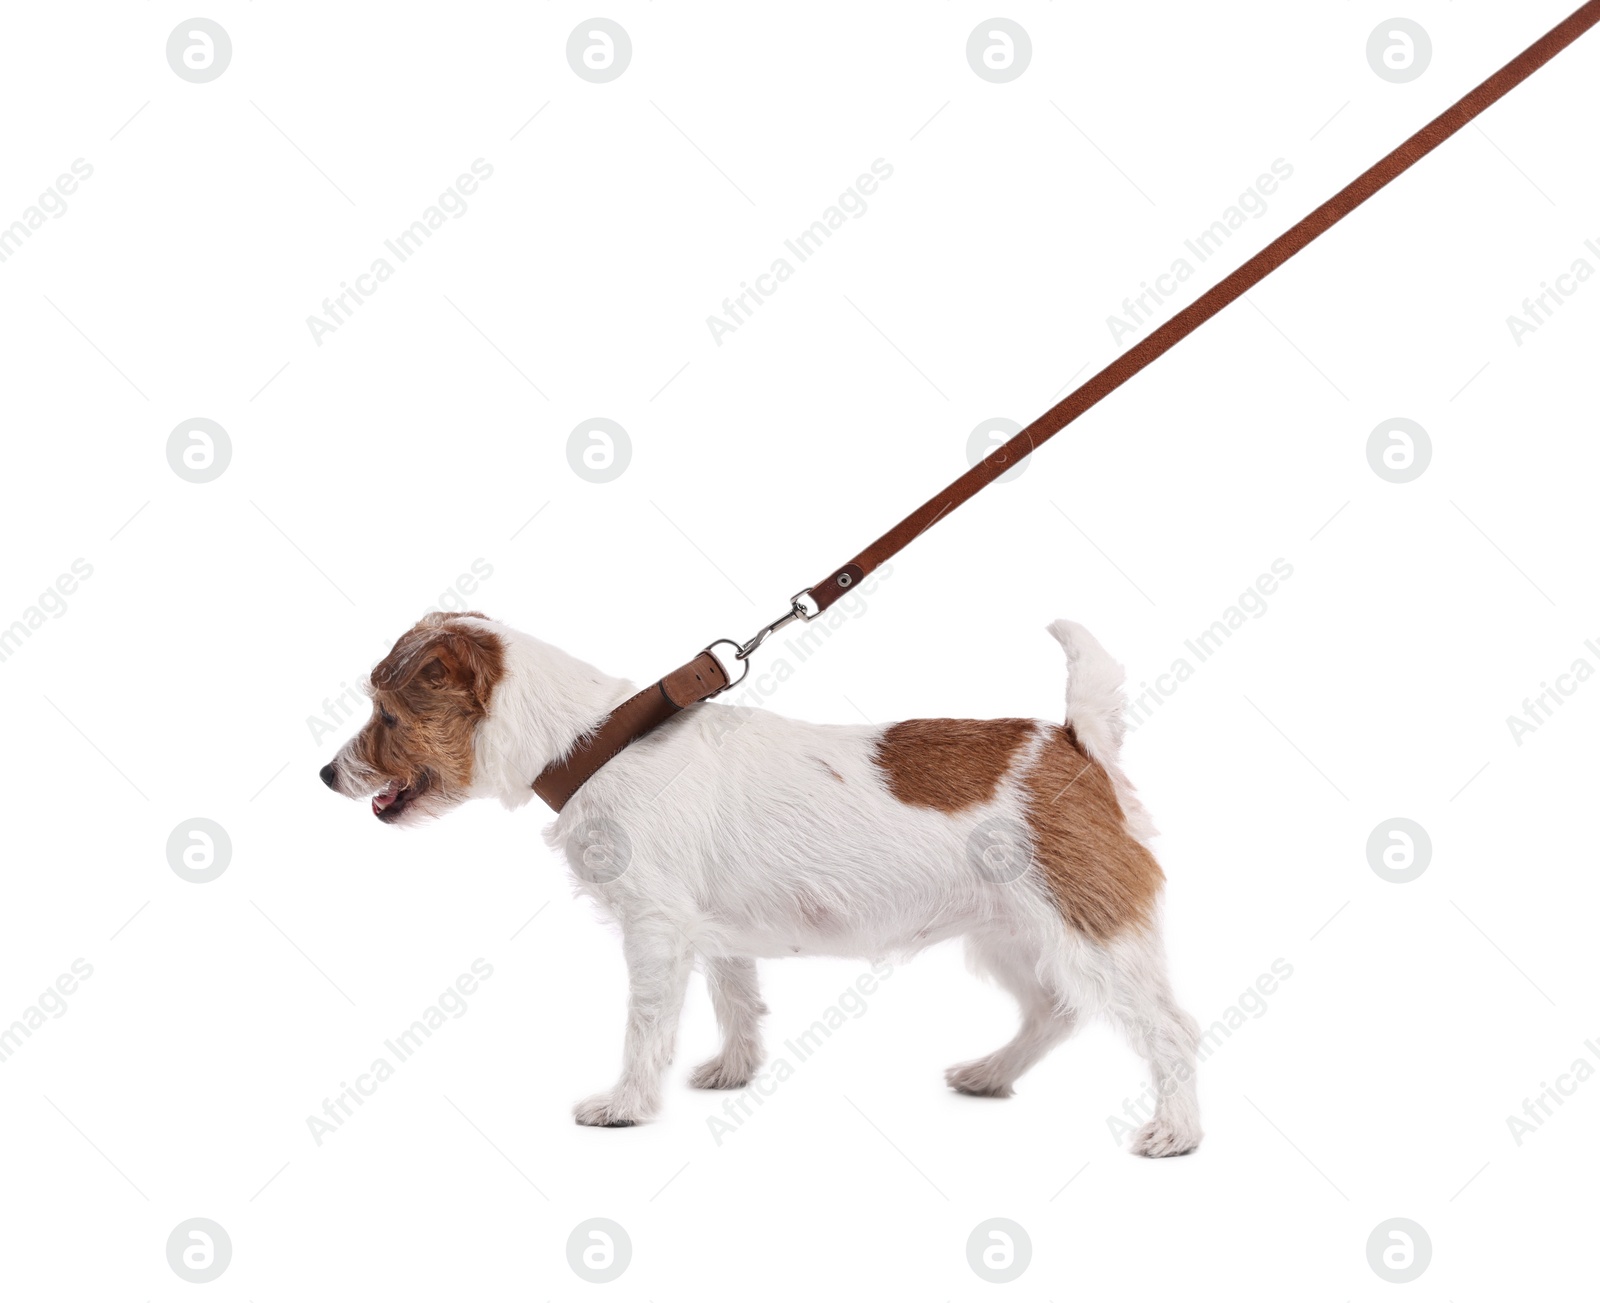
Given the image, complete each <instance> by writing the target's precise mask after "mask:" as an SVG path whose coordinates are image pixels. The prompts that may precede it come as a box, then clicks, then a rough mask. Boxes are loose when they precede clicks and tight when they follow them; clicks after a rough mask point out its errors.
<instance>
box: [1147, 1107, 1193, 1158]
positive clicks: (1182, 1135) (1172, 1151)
mask: <svg viewBox="0 0 1600 1303" xmlns="http://www.w3.org/2000/svg"><path fill="white" fill-rule="evenodd" d="M1199 1146H1200V1130H1199V1128H1198V1127H1194V1128H1190V1127H1182V1126H1178V1125H1176V1124H1174V1123H1172V1122H1169V1121H1167V1119H1165V1118H1161V1117H1156V1118H1152V1119H1151V1120H1150V1121H1148V1122H1146V1123H1145V1124H1144V1126H1143V1127H1141V1128H1140V1130H1139V1134H1138V1135H1136V1136H1135V1137H1134V1138H1133V1152H1134V1153H1136V1154H1140V1155H1142V1156H1143V1157H1145V1158H1176V1157H1177V1156H1178V1155H1179V1154H1187V1153H1189V1152H1190V1151H1191V1150H1194V1149H1197V1148H1199Z"/></svg>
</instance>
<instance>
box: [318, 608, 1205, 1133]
mask: <svg viewBox="0 0 1600 1303" xmlns="http://www.w3.org/2000/svg"><path fill="white" fill-rule="evenodd" d="M1050 632H1051V633H1052V634H1053V635H1054V636H1055V637H1056V639H1057V640H1058V641H1059V642H1060V643H1061V645H1062V647H1063V648H1064V649H1065V651H1066V655H1067V662H1068V681H1067V704H1066V719H1065V722H1064V723H1062V724H1052V723H1046V722H1043V721H1038V720H1029V719H999V720H955V719H920V720H908V721H906V722H904V723H900V724H890V725H887V726H877V725H854V724H847V725H839V724H808V723H804V722H801V721H798V720H792V719H785V718H783V717H781V716H779V715H775V714H772V713H771V712H769V711H764V710H757V709H748V708H744V707H739V706H724V705H719V704H717V703H715V702H708V703H706V704H704V705H701V706H698V707H696V708H694V709H691V710H686V711H684V712H682V713H681V714H678V715H675V716H674V717H672V718H671V719H669V720H668V721H667V722H666V723H665V724H663V725H661V726H660V727H659V728H657V729H656V730H655V731H654V732H652V733H650V734H648V735H646V736H645V737H643V738H641V739H640V740H639V741H637V742H635V743H634V744H633V745H631V746H629V747H628V748H627V749H626V750H624V751H623V752H622V753H621V754H620V755H618V756H616V757H615V758H614V759H613V760H611V761H610V762H609V763H608V764H606V765H605V766H604V768H602V769H601V770H600V771H599V772H598V773H597V774H596V775H595V776H594V777H593V778H591V779H590V780H589V781H588V782H587V783H586V784H584V786H583V787H582V788H580V789H579V790H578V793H577V794H576V795H575V796H574V797H573V798H572V800H571V801H570V802H568V804H567V805H566V807H565V808H564V809H563V810H562V812H561V814H560V816H559V817H558V818H557V819H556V821H555V823H554V824H553V825H551V826H550V827H549V828H548V829H547V830H546V833H545V836H546V840H547V841H548V842H549V843H550V845H551V846H552V847H554V848H557V849H560V850H562V851H563V852H565V854H566V857H567V860H568V862H569V864H570V866H571V869H572V871H573V874H574V875H575V877H576V880H577V887H578V889H579V890H580V891H583V892H585V893H587V894H588V895H590V896H592V897H593V898H594V899H595V900H597V901H598V902H599V903H600V904H601V905H602V906H603V907H604V908H605V909H606V910H607V911H608V912H609V913H610V914H611V915H612V916H613V917H614V918H615V919H616V920H617V922H618V923H619V924H620V926H621V928H622V932H623V937H624V953H625V956H626V960H627V964H628V974H629V984H630V996H629V1010H628V1024H627V1035H626V1044H625V1054H624V1066H623V1070H622V1075H621V1077H620V1079H619V1080H618V1081H617V1083H616V1084H615V1086H613V1087H612V1089H610V1090H609V1091H606V1092H604V1093H602V1094H598V1095H594V1096H592V1097H591V1098H589V1099H586V1100H584V1101H583V1102H581V1103H579V1104H578V1105H577V1106H576V1108H575V1114H576V1117H577V1120H578V1121H579V1122H580V1123H584V1124H587V1125H594V1126H628V1125H631V1124H632V1123H635V1122H639V1121H643V1120H644V1119H646V1118H648V1117H650V1116H651V1115H652V1114H653V1113H655V1112H656V1110H657V1108H658V1107H659V1104H660V1095H661V1079H662V1076H663V1074H664V1072H665V1071H666V1068H667V1065H668V1064H669V1063H670V1061H671V1058H672V1050H673V1042H674V1039H675V1036H676V1029H677V1020H678V1012H679V1009H680V1007H681V1005H682V1003H683V997H684V991H685V988H686V986H687V984H688V980H689V974H690V971H691V970H692V968H693V967H694V966H695V963H696V961H697V960H698V961H699V964H700V966H701V967H702V968H703V970H704V972H705V976H706V981H707V983H708V985H709V987H710V990H711V997H712V1002H713V1004H714V1006H715V1008H716V1013H717V1020H718V1024H719V1026H720V1028H721V1031H722V1038H723V1040H722V1048H721V1051H720V1052H719V1053H718V1054H717V1056H716V1057H715V1058H713V1059H711V1060H710V1061H709V1062H707V1063H703V1064H701V1065H700V1066H699V1067H698V1068H696V1069H695V1071H694V1073H693V1075H692V1077H691V1081H692V1083H693V1084H694V1085H696V1086H699V1087H704V1088H708V1089H733V1088H738V1087H742V1086H744V1085H745V1084H746V1083H747V1082H749V1080H750V1078H751V1076H752V1074H753V1073H754V1072H755V1070H756V1068H757V1067H758V1066H759V1064H760V1062H761V1059H762V1049H761V1036H760V1029H759V1021H760V1017H761V1015H762V1014H763V1013H764V1012H765V1011H766V1010H765V1006H764V1005H763V1004H762V1003H761V998H760V994H759V991H758V987H757V982H756V966H755V961H756V960H757V959H767V958H777V957H780V956H785V955H796V954H813V955H835V956H847V957H855V958H865V959H877V958H881V957H884V956H886V955H891V954H893V955H904V954H908V953H911V952H914V951H917V950H920V949H921V948H923V947H924V946H930V945H933V944H934V943H936V942H939V941H943V940H945V939H947V938H950V937H956V936H963V937H965V938H966V945H967V953H968V957H969V960H970V962H971V964H972V965H973V967H974V968H976V969H978V970H980V971H982V972H985V973H988V974H990V975H992V976H993V977H994V978H995V979H996V980H997V981H999V982H1000V983H1001V984H1002V985H1003V986H1004V987H1006V989H1008V990H1009V991H1010V992H1011V993H1012V994H1013V995H1014V996H1015V997H1016V999H1017V1002H1018V1004H1019V1005H1020V1006H1021V1011H1022V1026H1021V1028H1020V1030H1019V1031H1018V1032H1017V1034H1016V1036H1015V1037H1014V1038H1013V1039H1012V1040H1011V1041H1010V1042H1009V1043H1008V1044H1006V1045H1004V1046H1002V1047H1001V1048H1000V1049H998V1050H996V1051H994V1053H992V1054H989V1055H986V1056H985V1057H983V1058H981V1059H976V1060H973V1061H972V1062H970V1063H962V1064H957V1065H956V1066H955V1067H952V1068H950V1069H949V1070H948V1071H947V1072H946V1074H945V1079H946V1081H947V1082H948V1083H949V1084H950V1085H951V1086H952V1087H954V1088H955V1089H956V1090H958V1091H962V1092H964V1093H967V1094H972V1095H1000V1096H1004V1095H1009V1094H1011V1089H1012V1085H1013V1083H1014V1082H1015V1081H1016V1079H1017V1078H1018V1077H1019V1076H1021V1075H1022V1074H1023V1073H1024V1072H1026V1071H1027V1070H1028V1068H1030V1067H1032V1066H1033V1064H1035V1063H1037V1062H1038V1061H1039V1060H1040V1059H1041V1058H1042V1057H1043V1056H1044V1055H1045V1053H1047V1052H1048V1051H1049V1050H1050V1049H1051V1047H1052V1046H1054V1045H1056V1044H1057V1043H1058V1042H1059V1041H1061V1040H1062V1039H1064V1038H1065V1037H1066V1036H1068V1035H1069V1034H1070V1033H1071V1032H1072V1031H1073V1029H1074V1028H1075V1027H1076V1026H1077V1024H1078V1023H1079V1021H1080V1020H1081V1019H1083V1018H1087V1017H1089V1016H1092V1015H1094V1014H1104V1015H1106V1016H1107V1017H1108V1018H1109V1019H1110V1020H1111V1021H1112V1022H1113V1023H1114V1024H1116V1025H1117V1026H1119V1027H1121V1028H1122V1029H1123V1031H1124V1032H1125V1033H1126V1034H1127V1036H1128V1038H1129V1039H1130V1041H1131V1042H1132V1044H1133V1046H1134V1048H1135V1050H1137V1051H1138V1053H1140V1054H1141V1055H1142V1056H1143V1057H1144V1058H1145V1059H1146V1060H1147V1061H1148V1063H1149V1068H1150V1073H1151V1081H1152V1082H1153V1083H1154V1084H1155V1090H1156V1096H1157V1100H1156V1105H1155V1111H1154V1115H1153V1117H1152V1118H1151V1120H1150V1121H1149V1122H1148V1123H1147V1124H1146V1125H1145V1126H1144V1128H1143V1129H1142V1130H1141V1131H1140V1132H1139V1133H1138V1135H1137V1136H1136V1138H1135V1140H1134V1144H1133V1148H1134V1151H1135V1152H1137V1153H1140V1154H1147V1155H1150V1156H1152V1157H1159V1156H1165V1155H1169V1154H1182V1153H1187V1152H1188V1151H1189V1150H1191V1149H1193V1148H1194V1147H1195V1146H1196V1145H1197V1144H1199V1142H1200V1120H1199V1109H1198V1105H1197V1102H1196V1096H1195V1081H1194V1070H1195V1061H1194V1056H1195V1049H1196V1045H1197V1041H1198V1028H1197V1026H1196V1024H1195V1022H1194V1020H1193V1019H1192V1018H1190V1017H1189V1015H1188V1014H1186V1013H1185V1012H1184V1011H1183V1010H1182V1009H1180V1008H1179V1007H1178V1005H1177V1004H1176V1002H1175V1001H1174V999H1173V997H1172V992H1171V989H1170V987H1169V985H1168V981H1167V974H1166V961H1165V956H1164V952H1163V948H1162V944H1161V938H1160V933H1159V930H1158V906H1159V900H1160V893H1161V886H1162V881H1163V879H1162V874H1161V869H1160V867H1159V866H1158V865H1157V863H1156V861H1155V858H1154V856H1153V855H1152V854H1151V853H1150V850H1149V846H1148V843H1149V841H1150V839H1151V838H1152V836H1153V835H1154V829H1153V828H1152V827H1151V825H1150V822H1149V819H1148V817H1147V816H1146V814H1145V812H1144V809H1143V807H1142V806H1140V804H1139V801H1138V798H1137V797H1136V796H1135V795H1134V792H1133V789H1132V787H1131V786H1130V784H1129V783H1128V780H1127V779H1126V778H1125V777H1124V775H1123V773H1122V771H1121V769H1120V767H1119V765H1118V760H1117V757H1118V751H1119V747H1120V743H1121V740H1122V732H1123V723H1122V707H1123V694H1122V686H1121V685H1122V669H1121V667H1120V666H1119V665H1117V664H1116V663H1115V662H1114V661H1112V660H1111V658H1110V657H1109V656H1107V655H1106V653H1105V651H1104V650H1103V649H1102V648H1101V647H1100V645H1099V643H1097V642H1096V641H1095V640H1094V638H1093V637H1091V636H1090V634H1089V633H1088V631H1087V630H1085V629H1084V628H1082V627H1081V626H1079V625H1076V624H1072V623H1070V622H1068V621H1065V620H1062V621H1058V622H1056V623H1055V624H1053V625H1051V626H1050ZM370 688H371V693H372V703H373V704H372V718H371V719H370V720H369V721H368V722H367V723H366V725H365V726H364V727H363V728H362V729H361V731H360V732H359V733H358V734H357V735H356V736H355V737H354V738H352V739H351V740H350V741H349V742H347V743H346V744H345V745H344V747H343V748H341V749H340V751H339V753H338V755H337V756H335V757H334V760H333V763H332V764H330V765H328V766H327V767H325V768H324V769H323V771H322V777H323V780H324V781H325V782H326V783H327V784H328V786H329V787H331V788H333V789H334V790H335V791H336V792H340V793H342V794H344V795H346V796H350V797H354V798H357V799H362V800H370V801H371V803H372V811H373V813H374V814H375V815H376V816H377V817H378V818H379V819H380V820H382V821H383V822H385V823H391V824H400V825H404V824H409V823H413V822H416V821H417V820H420V819H424V818H427V817H429V816H432V815H437V814H441V813H443V812H444V811H445V810H448V809H449V808H451V807H452V806H454V805H457V804H459V803H460V802H462V801H465V800H469V799H471V798H474V797H494V798H497V799H498V800H500V801H501V802H502V803H503V804H504V805H505V806H507V807H508V808H515V807H517V806H520V805H523V804H525V803H527V802H528V801H529V800H530V799H532V797H533V791H532V787H531V784H532V781H533V778H534V777H535V776H536V775H537V774H538V773H539V772H540V771H541V770H543V769H544V768H545V767H546V766H547V765H549V764H551V763H552V762H553V761H556V760H558V759H560V758H561V757H563V756H564V755H566V754H567V753H568V752H569V751H570V750H571V748H572V746H573V744H574V742H575V741H576V740H577V739H578V738H580V737H582V736H584V735H585V734H587V733H589V732H590V731H592V730H593V729H594V728H596V727H597V726H598V725H599V724H600V722H601V721H602V720H603V719H605V717H606V715H607V714H608V713H609V712H610V711H611V710H612V709H613V708H614V707H615V706H617V705H619V704H620V703H621V702H622V701H624V700H625V699H626V698H628V697H629V696H631V695H632V694H633V692H634V687H633V685H632V684H630V683H628V682H626V681H625V680H623V679H618V678H613V677H611V676H610V675H608V674H604V673H602V672H601V671H599V670H597V669H594V668H593V667H592V666H589V665H586V664H584V663H583V662H582V661H579V660H577V659H576V658H574V657H572V656H569V655H567V654H566V653H565V652H562V651H560V650H559V649H557V648H555V647H552V646H549V645H548V644H546V643H542V642H539V641H538V640H537V639H534V638H530V637H529V636H528V635H526V634H523V633H518V632H516V631H515V630H513V629H510V628H507V627H506V626H505V625H502V624H498V623H496V622H494V621H492V620H489V619H487V618H486V617H484V616H481V615H478V614H476V613H472V614H462V615H445V614H434V615H430V616H428V617H426V618H425V619H423V620H422V621H421V622H420V623H419V624H418V625H417V626H416V627H415V628H413V629H412V630H410V631H409V632H408V633H406V634H405V635H404V636H403V637H402V638H401V639H400V640H399V642H397V643H396V644H395V646H394V649H393V651H391V652H390V653H389V655H388V656H386V657H385V658H384V659H383V661H382V662H380V663H379V665H378V666H377V667H376V669H374V670H373V672H372V677H371V684H370Z"/></svg>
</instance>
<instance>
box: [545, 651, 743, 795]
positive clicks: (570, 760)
mask: <svg viewBox="0 0 1600 1303" xmlns="http://www.w3.org/2000/svg"><path fill="white" fill-rule="evenodd" d="M727 686H728V672H727V671H726V670H724V669H723V668H722V662H721V661H719V660H718V659H717V658H716V657H715V656H713V655H712V654H711V653H710V652H708V651H703V652H701V653H700V654H699V655H698V656H696V657H695V658H694V659H693V660H692V661H690V662H689V663H688V664H687V665H680V666H679V667H678V668H677V669H675V670H673V671H672V673H671V674H669V675H667V677H666V678H664V679H662V680H660V681H659V682H657V683H652V684H651V685H650V686H649V687H648V688H646V689H645V690H644V691H643V692H636V693H635V694H634V695H633V696H631V697H629V698H628V699H627V700H626V701H624V702H623V703H622V704H621V705H620V706H618V707H617V708H616V709H615V710H613V711H612V712H611V713H610V714H609V715H607V716H606V718H605V720H604V721H603V722H602V723H601V724H600V726H599V727H598V728H597V729H595V730H594V732H592V733H586V734H585V735H584V736H583V737H581V738H579V739H578V741H577V742H576V743H575V744H574V746H573V748H572V750H571V751H569V752H568V753H567V754H566V755H565V756H563V757H562V758H561V759H560V760H558V761H556V762H555V763H554V764H553V765H549V766H547V767H546V768H545V770H544V772H542V773H541V774H540V775H539V776H538V777H537V778H535V779H534V780H533V790H534V791H535V792H536V793H538V795H539V799H540V800H541V801H543V802H544V803H545V804H546V805H548V806H549V807H550V808H551V809H552V810H555V811H557V812H558V813H559V812H560V810H561V807H562V806H564V805H565V804H566V803H567V802H568V801H570V800H571V799H572V794H573V793H574V792H576V791H577V790H578V789H579V788H580V787H582V786H583V785H584V784H585V783H586V782H588V781H589V779H591V778H593V777H594V775H595V774H596V773H598V772H599V770H600V767H601V766H602V765H604V764H605V763H606V761H608V760H610V759H611V758H612V757H613V756H614V755H616V754H617V753H618V752H619V751H621V750H622V748H623V747H625V746H627V745H628V744H629V743H630V742H634V741H637V740H638V739H639V738H641V737H643V736H644V735H645V734H646V733H648V732H649V731H650V730H651V729H653V728H655V727H656V726H657V725H659V724H662V723H664V722H665V721H667V720H669V719H671V718H672V717H673V716H674V715H676V714H677V713H678V712H679V711H680V710H682V709H684V708H685V707H686V706H692V705H694V704H695V703H696V702H700V701H704V700H705V699H706V698H707V697H714V696H716V695H717V693H719V692H721V691H722V690H723V689H724V688H726V687H727Z"/></svg>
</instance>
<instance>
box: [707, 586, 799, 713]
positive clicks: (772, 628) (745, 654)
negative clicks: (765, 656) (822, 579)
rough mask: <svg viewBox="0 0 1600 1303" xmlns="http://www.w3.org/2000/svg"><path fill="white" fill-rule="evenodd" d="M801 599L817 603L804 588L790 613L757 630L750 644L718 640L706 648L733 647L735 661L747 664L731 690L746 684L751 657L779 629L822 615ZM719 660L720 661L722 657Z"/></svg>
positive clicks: (726, 639) (791, 602) (791, 607)
mask: <svg viewBox="0 0 1600 1303" xmlns="http://www.w3.org/2000/svg"><path fill="white" fill-rule="evenodd" d="M801 598H810V600H811V601H812V603H813V604H815V602H816V599H815V598H814V597H811V590H810V589H809V588H802V589H801V590H800V591H799V592H798V593H796V594H795V595H794V596H793V597H791V598H790V599H789V609H788V611H786V612H785V613H784V614H783V615H780V616H779V617H778V618H777V619H776V620H774V621H773V622H772V623H771V624H769V625H765V626H763V627H762V628H760V629H758V630H756V633H755V636H754V637H752V638H751V639H750V641H749V642H744V643H738V642H734V640H733V639H732V638H718V639H717V640H716V641H715V642H713V643H712V644H711V645H710V646H708V647H707V648H706V651H708V652H709V651H711V648H712V647H732V648H733V658H734V660H736V661H743V662H744V663H745V666H744V674H741V675H740V676H739V677H738V678H737V679H734V680H733V681H732V682H730V683H729V684H728V687H729V688H731V687H733V686H734V685H735V684H738V683H743V682H744V678H745V674H749V673H750V657H751V656H752V655H754V654H755V650H756V648H757V647H759V646H761V644H762V643H764V642H766V640H767V639H768V638H770V637H772V635H773V634H775V633H777V632H778V630H779V629H781V628H783V627H784V626H785V625H787V624H792V623H794V621H796V620H802V621H806V620H815V619H816V618H817V616H819V615H821V614H822V608H821V607H818V608H817V609H816V610H814V611H812V610H808V609H807V608H806V606H805V603H804V602H802V601H801V600H800V599H801ZM711 654H712V655H713V656H715V655H716V653H715V652H711ZM718 659H720V657H719V658H718ZM727 690H728V689H727V688H724V689H723V691H724V692H726V691H727Z"/></svg>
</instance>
